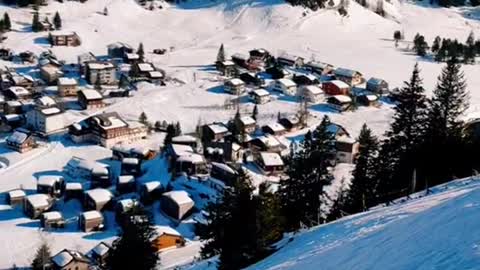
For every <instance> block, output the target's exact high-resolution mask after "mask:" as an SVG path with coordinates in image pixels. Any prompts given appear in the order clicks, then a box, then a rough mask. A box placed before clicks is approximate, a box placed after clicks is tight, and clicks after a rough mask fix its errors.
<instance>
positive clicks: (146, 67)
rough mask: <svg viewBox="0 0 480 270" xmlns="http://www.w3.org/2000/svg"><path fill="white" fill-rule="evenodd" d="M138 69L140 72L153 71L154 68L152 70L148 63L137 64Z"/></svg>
mask: <svg viewBox="0 0 480 270" xmlns="http://www.w3.org/2000/svg"><path fill="white" fill-rule="evenodd" d="M138 69H139V70H140V71H141V72H149V71H155V68H153V65H152V64H150V63H139V64H138Z"/></svg>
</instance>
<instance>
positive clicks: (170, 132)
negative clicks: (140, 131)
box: [163, 124, 175, 147]
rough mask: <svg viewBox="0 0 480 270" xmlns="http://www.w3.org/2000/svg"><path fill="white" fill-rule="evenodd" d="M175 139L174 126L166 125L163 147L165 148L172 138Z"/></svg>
mask: <svg viewBox="0 0 480 270" xmlns="http://www.w3.org/2000/svg"><path fill="white" fill-rule="evenodd" d="M173 137H175V126H174V125H173V124H168V126H167V135H166V136H165V139H164V141H163V146H164V147H167V146H168V145H170V144H171V143H172V138H173Z"/></svg>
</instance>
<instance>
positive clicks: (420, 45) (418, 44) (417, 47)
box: [413, 33, 428, 57]
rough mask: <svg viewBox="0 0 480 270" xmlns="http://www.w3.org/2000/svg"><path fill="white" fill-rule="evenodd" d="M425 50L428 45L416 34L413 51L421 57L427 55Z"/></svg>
mask: <svg viewBox="0 0 480 270" xmlns="http://www.w3.org/2000/svg"><path fill="white" fill-rule="evenodd" d="M427 48H428V44H427V42H426V41H425V37H424V36H422V35H420V34H418V33H417V34H416V35H415V38H414V39H413V50H414V51H415V53H416V54H417V55H418V56H422V57H423V56H425V55H427Z"/></svg>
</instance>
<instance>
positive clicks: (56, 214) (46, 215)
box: [42, 211, 63, 220]
mask: <svg viewBox="0 0 480 270" xmlns="http://www.w3.org/2000/svg"><path fill="white" fill-rule="evenodd" d="M42 216H43V219H45V220H56V219H62V218H63V216H62V213H60V212H58V211H51V212H45V213H43V214H42Z"/></svg>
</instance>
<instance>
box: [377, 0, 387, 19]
mask: <svg viewBox="0 0 480 270" xmlns="http://www.w3.org/2000/svg"><path fill="white" fill-rule="evenodd" d="M375 13H377V14H378V15H380V16H382V17H385V9H384V8H383V0H377V8H376V9H375Z"/></svg>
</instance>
